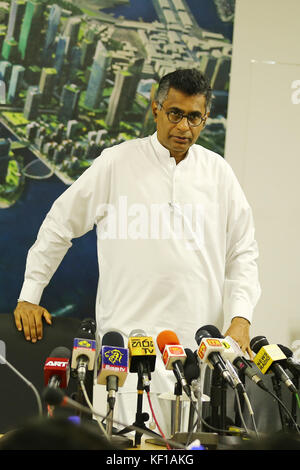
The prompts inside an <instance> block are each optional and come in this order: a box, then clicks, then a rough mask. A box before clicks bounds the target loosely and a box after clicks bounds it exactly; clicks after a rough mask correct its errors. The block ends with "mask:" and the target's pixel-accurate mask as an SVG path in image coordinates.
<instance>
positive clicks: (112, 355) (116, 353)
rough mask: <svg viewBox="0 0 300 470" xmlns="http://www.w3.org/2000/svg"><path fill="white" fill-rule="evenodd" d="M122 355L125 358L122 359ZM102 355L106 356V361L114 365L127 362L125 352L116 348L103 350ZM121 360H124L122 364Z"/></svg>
mask: <svg viewBox="0 0 300 470" xmlns="http://www.w3.org/2000/svg"><path fill="white" fill-rule="evenodd" d="M124 356H125V360H123V358H124ZM104 357H106V359H107V360H108V362H110V363H111V364H113V365H115V364H118V365H126V363H127V358H126V354H125V353H124V352H121V351H120V350H119V349H117V348H114V349H109V350H107V351H105V353H104ZM123 362H124V364H123Z"/></svg>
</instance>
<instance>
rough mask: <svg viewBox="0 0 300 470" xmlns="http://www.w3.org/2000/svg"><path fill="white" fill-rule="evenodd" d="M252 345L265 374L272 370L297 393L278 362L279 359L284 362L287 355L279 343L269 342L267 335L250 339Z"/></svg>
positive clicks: (255, 360)
mask: <svg viewBox="0 0 300 470" xmlns="http://www.w3.org/2000/svg"><path fill="white" fill-rule="evenodd" d="M250 347H251V349H252V351H254V352H255V353H256V356H255V357H254V362H255V364H256V365H257V367H258V368H259V370H260V371H261V372H262V373H263V374H266V373H267V372H269V371H272V372H273V373H274V374H275V376H276V377H277V379H279V380H280V381H281V382H283V383H284V384H285V385H286V386H287V387H288V389H289V390H290V391H291V392H292V393H297V389H296V387H295V385H294V384H293V382H292V381H291V379H290V378H289V376H288V375H287V374H286V372H285V371H284V369H283V367H282V366H281V365H280V364H278V361H280V362H282V361H283V360H284V359H286V356H285V354H284V353H283V352H282V351H281V349H280V348H279V346H278V345H277V344H269V342H268V340H267V338H266V337H265V336H256V337H255V338H253V339H252V340H251V341H250Z"/></svg>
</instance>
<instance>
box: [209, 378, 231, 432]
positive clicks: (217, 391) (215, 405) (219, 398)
mask: <svg viewBox="0 0 300 470" xmlns="http://www.w3.org/2000/svg"><path fill="white" fill-rule="evenodd" d="M226 391H227V388H226V382H225V379H224V378H223V377H221V376H220V374H219V372H218V371H217V370H216V369H214V370H213V373H212V383H211V397H210V406H211V422H210V424H211V425H212V426H213V427H215V428H217V429H220V431H219V434H224V433H223V431H222V430H225V429H226Z"/></svg>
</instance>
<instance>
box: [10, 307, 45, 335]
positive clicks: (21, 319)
mask: <svg viewBox="0 0 300 470" xmlns="http://www.w3.org/2000/svg"><path fill="white" fill-rule="evenodd" d="M14 316H15V324H16V327H17V328H18V330H19V331H22V330H23V332H24V336H25V338H26V340H27V341H30V340H31V341H32V342H33V343H36V341H37V340H39V339H42V337H43V318H44V319H45V320H46V322H47V323H48V325H51V324H52V320H51V314H50V313H49V312H48V311H47V310H46V309H45V308H43V307H41V306H40V305H36V304H31V303H30V302H23V301H22V302H18V304H17V307H16V309H15V311H14Z"/></svg>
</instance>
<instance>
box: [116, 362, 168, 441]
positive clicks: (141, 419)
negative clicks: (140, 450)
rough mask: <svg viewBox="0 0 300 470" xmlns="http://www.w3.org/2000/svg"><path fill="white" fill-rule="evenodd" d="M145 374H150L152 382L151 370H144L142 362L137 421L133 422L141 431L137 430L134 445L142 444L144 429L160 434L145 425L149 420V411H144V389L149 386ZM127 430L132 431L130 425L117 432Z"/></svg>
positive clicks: (139, 372) (155, 434)
mask: <svg viewBox="0 0 300 470" xmlns="http://www.w3.org/2000/svg"><path fill="white" fill-rule="evenodd" d="M145 375H147V376H148V378H149V382H150V372H149V371H148V370H146V371H145V370H144V365H143V364H141V365H140V367H139V369H138V381H137V409H136V415H135V422H134V423H133V426H136V427H138V428H139V429H140V430H141V431H135V440H134V446H135V447H137V446H139V445H140V444H141V439H142V435H143V432H142V430H143V429H144V430H145V431H147V432H148V433H149V432H150V433H151V434H153V436H159V437H160V435H159V434H157V433H156V432H154V431H152V430H151V429H148V428H147V427H146V425H145V422H146V421H148V419H149V415H148V413H144V412H143V395H144V390H145V389H146V388H148V387H149V383H147V384H145V383H144V382H145V380H144V377H145ZM127 432H131V428H130V427H126V428H124V429H122V430H121V431H119V432H118V433H117V434H118V435H122V434H126V433H127Z"/></svg>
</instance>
